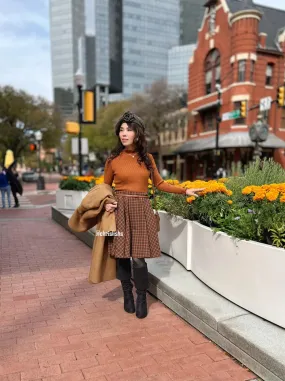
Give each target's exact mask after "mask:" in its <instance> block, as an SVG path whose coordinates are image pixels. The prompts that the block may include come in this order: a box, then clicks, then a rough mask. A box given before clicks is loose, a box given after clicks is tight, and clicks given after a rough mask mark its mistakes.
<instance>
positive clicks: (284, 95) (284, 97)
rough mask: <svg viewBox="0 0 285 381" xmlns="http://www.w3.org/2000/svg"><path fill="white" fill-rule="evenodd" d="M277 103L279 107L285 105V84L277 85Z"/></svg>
mask: <svg viewBox="0 0 285 381" xmlns="http://www.w3.org/2000/svg"><path fill="white" fill-rule="evenodd" d="M277 103H278V105H279V106H280V107H284V106H285V86H280V87H278V90H277Z"/></svg>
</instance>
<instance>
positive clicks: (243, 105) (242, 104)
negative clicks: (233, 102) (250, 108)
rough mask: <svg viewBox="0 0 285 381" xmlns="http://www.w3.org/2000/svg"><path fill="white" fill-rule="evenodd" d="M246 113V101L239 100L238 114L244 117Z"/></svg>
mask: <svg viewBox="0 0 285 381" xmlns="http://www.w3.org/2000/svg"><path fill="white" fill-rule="evenodd" d="M246 115H247V102H246V101H241V102H240V116H241V118H246Z"/></svg>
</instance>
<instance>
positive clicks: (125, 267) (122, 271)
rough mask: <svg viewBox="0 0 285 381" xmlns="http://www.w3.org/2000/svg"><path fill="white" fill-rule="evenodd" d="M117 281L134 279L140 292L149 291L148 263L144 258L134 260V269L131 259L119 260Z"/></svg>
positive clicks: (117, 260)
mask: <svg viewBox="0 0 285 381" xmlns="http://www.w3.org/2000/svg"><path fill="white" fill-rule="evenodd" d="M116 264H117V279H119V280H129V279H131V277H132V267H133V279H134V283H135V286H136V288H137V289H138V290H147V289H148V287H149V282H148V269H147V263H146V261H145V259H144V258H132V265H133V266H132V267H131V260H130V258H117V259H116Z"/></svg>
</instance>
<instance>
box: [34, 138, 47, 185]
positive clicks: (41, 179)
mask: <svg viewBox="0 0 285 381" xmlns="http://www.w3.org/2000/svg"><path fill="white" fill-rule="evenodd" d="M35 139H36V141H37V143H38V160H39V177H38V179H37V190H44V189H45V179H44V177H43V176H42V163H41V142H42V139H43V133H42V131H36V132H35Z"/></svg>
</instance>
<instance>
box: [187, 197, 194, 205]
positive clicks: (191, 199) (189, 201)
mask: <svg viewBox="0 0 285 381" xmlns="http://www.w3.org/2000/svg"><path fill="white" fill-rule="evenodd" d="M194 200H196V198H195V196H189V197H187V198H186V201H187V202H188V203H189V204H191V203H192V202H193V201H194Z"/></svg>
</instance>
